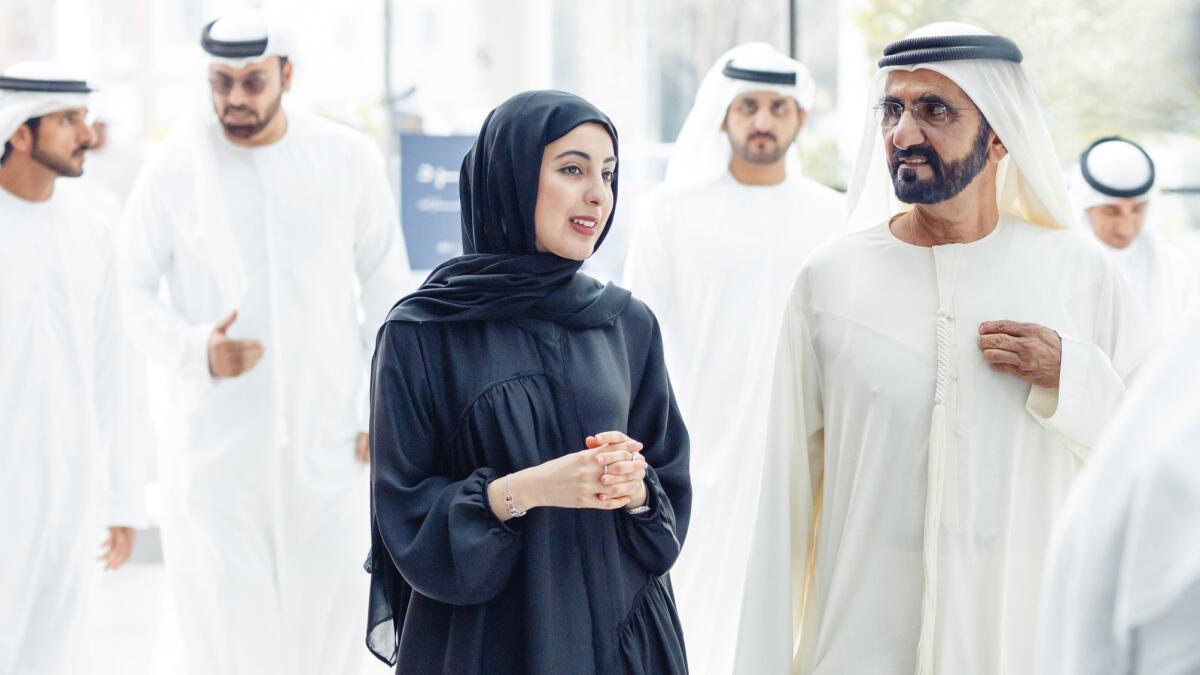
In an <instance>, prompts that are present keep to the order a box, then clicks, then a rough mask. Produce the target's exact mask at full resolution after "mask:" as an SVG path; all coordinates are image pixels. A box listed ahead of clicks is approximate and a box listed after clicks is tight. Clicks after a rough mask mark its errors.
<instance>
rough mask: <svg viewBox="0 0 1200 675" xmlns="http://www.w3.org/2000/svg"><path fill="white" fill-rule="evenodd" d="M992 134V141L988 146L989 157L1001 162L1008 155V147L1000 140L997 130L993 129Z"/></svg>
mask: <svg viewBox="0 0 1200 675" xmlns="http://www.w3.org/2000/svg"><path fill="white" fill-rule="evenodd" d="M991 134H992V142H991V144H990V145H989V146H988V159H990V160H992V161H994V162H999V161H1000V160H1002V159H1004V158H1005V157H1008V148H1006V147H1004V142H1003V141H1001V140H1000V137H999V136H998V135H996V132H995V130H992V132H991Z"/></svg>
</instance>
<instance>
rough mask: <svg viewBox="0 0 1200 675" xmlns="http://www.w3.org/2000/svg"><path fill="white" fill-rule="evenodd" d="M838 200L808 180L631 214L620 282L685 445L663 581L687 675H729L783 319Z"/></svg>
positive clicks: (722, 187)
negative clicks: (663, 377)
mask: <svg viewBox="0 0 1200 675" xmlns="http://www.w3.org/2000/svg"><path fill="white" fill-rule="evenodd" d="M844 210H845V203H844V200H843V198H842V196H841V195H839V194H838V193H837V192H834V191H833V190H830V189H829V188H827V187H824V186H822V185H820V184H818V183H816V182H814V181H811V180H809V179H807V178H805V177H803V176H792V177H790V178H788V179H787V180H785V181H784V182H783V183H781V184H778V185H763V186H758V185H743V184H741V183H738V182H737V181H736V180H735V179H734V178H733V176H732V175H731V174H729V173H728V172H726V173H725V174H723V176H722V178H721V179H720V180H719V181H718V182H717V183H716V184H713V185H708V186H705V187H702V188H691V189H679V188H674V189H672V188H666V187H661V188H658V189H657V190H655V191H654V192H653V193H651V194H650V195H648V196H647V197H646V200H645V202H644V203H643V204H642V205H641V207H640V208H639V210H638V220H637V224H636V227H635V229H634V232H633V242H632V244H631V246H630V250H629V257H628V260H627V263H626V268H625V284H626V285H627V286H628V287H629V289H630V290H632V291H633V292H634V293H635V294H637V296H638V297H639V298H641V299H642V300H643V301H645V302H646V303H647V304H648V305H649V306H650V307H651V309H653V310H654V313H655V314H656V315H657V316H658V320H659V323H660V324H661V326H662V331H663V346H664V351H665V355H666V362H667V369H668V372H670V374H671V383H672V387H673V389H674V391H675V394H676V396H677V399H678V401H679V405H680V410H681V412H682V414H683V419H684V421H685V423H686V424H687V427H688V433H689V436H690V438H691V459H690V462H689V470H690V472H691V479H692V494H693V502H692V504H693V506H692V518H691V521H690V525H689V526H688V536H687V545H686V546H684V547H683V552H682V553H681V554H680V557H679V560H678V562H676V563H675V566H674V567H673V568H672V570H671V583H672V586H673V588H674V591H675V600H676V603H677V604H678V607H679V616H680V620H681V622H682V624H683V631H684V637H685V639H686V641H687V649H688V656H689V659H688V660H689V662H690V667H691V669H692V670H693V672H696V673H728V672H729V671H730V669H731V668H732V667H733V651H734V643H735V639H736V637H737V623H738V618H739V616H740V613H739V609H740V607H741V603H742V585H741V581H742V579H744V578H745V575H746V558H747V555H748V552H749V548H750V529H749V528H748V527H746V525H747V524H748V523H751V522H753V520H754V510H755V507H756V506H757V500H756V499H755V495H756V494H757V492H758V482H759V479H760V477H761V475H762V457H763V451H764V447H765V432H766V421H767V413H766V411H767V403H768V401H769V397H770V384H771V372H772V366H773V364H774V355H775V344H776V341H777V338H778V335H779V322H780V317H781V316H782V314H783V307H784V305H785V304H786V302H787V297H788V293H789V291H790V290H791V286H792V282H793V281H794V280H795V278H796V273H797V272H799V271H800V265H801V263H803V262H804V259H805V258H806V257H807V256H808V254H809V253H811V252H812V251H813V249H815V248H816V247H817V245H818V244H820V243H821V242H822V241H824V240H825V238H826V237H827V236H828V235H829V233H830V231H831V230H832V229H833V228H834V227H835V226H836V224H837V223H838V222H839V221H840V219H841V216H842V213H843V211H844Z"/></svg>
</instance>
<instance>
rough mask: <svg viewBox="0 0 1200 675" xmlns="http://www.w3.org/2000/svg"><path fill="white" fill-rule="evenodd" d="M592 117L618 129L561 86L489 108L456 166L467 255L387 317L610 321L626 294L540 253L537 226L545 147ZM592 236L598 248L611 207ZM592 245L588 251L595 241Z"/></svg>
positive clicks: (442, 268)
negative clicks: (596, 236) (458, 167)
mask: <svg viewBox="0 0 1200 675" xmlns="http://www.w3.org/2000/svg"><path fill="white" fill-rule="evenodd" d="M588 122H594V123H596V124H599V125H601V126H603V127H604V128H605V130H607V131H608V135H609V136H610V137H611V138H612V143H613V152H614V154H615V153H616V150H617V130H616V128H615V127H614V126H613V123H612V121H611V120H609V119H608V117H607V116H606V115H605V114H604V113H602V112H600V111H599V110H597V109H596V108H595V107H594V106H593V105H592V104H590V103H588V102H587V101H585V100H583V99H582V98H579V97H578V96H575V95H573V94H568V93H565V92H561V91H527V92H524V93H521V94H517V95H516V96H513V97H512V98H510V99H508V100H507V101H505V102H504V103H502V104H501V105H500V106H499V107H498V108H496V109H495V110H493V111H492V112H491V114H489V115H488V117H487V119H486V120H485V121H484V123H483V128H481V129H480V130H479V136H478V137H477V138H476V139H475V143H474V144H473V145H472V146H471V150H470V152H468V153H467V156H466V158H465V159H463V164H462V170H461V172H460V173H459V187H458V194H459V201H460V203H461V206H462V240H463V252H464V253H463V255H461V256H459V257H457V258H452V259H450V260H447V261H446V262H444V263H442V264H441V265H439V266H438V267H437V269H435V270H433V272H432V273H431V274H430V275H429V278H427V279H426V280H425V283H423V284H421V287H420V288H418V289H417V290H416V291H415V292H414V293H412V294H410V295H408V296H405V297H404V298H402V299H401V300H400V301H399V302H398V303H396V305H395V306H394V307H393V308H392V311H391V313H390V314H389V315H388V321H419V322H424V321H478V320H487V319H504V318H509V317H515V316H529V317H534V318H541V319H547V320H550V321H556V322H558V323H561V324H565V325H567V326H570V327H573V328H586V327H590V326H595V325H599V324H601V323H604V322H606V321H609V320H610V319H612V318H613V317H614V316H616V315H617V314H619V313H620V312H621V311H622V310H623V309H624V308H625V306H626V305H627V304H628V302H629V292H628V291H626V290H624V289H621V288H618V287H616V286H614V285H612V284H608V285H607V286H605V285H602V284H601V283H600V282H598V281H596V280H595V279H593V278H591V277H589V276H587V275H586V274H577V272H578V271H579V268H580V266H582V265H583V263H582V262H580V261H577V260H568V259H566V258H560V257H559V256H556V255H554V254H553V253H539V252H538V250H537V246H536V234H535V232H534V220H533V213H534V206H535V205H536V203H537V192H538V181H539V178H540V174H541V169H542V154H543V152H544V151H545V149H546V146H547V145H549V144H550V143H553V142H554V141H556V140H558V139H559V138H562V137H563V136H565V135H566V134H567V133H569V132H570V131H571V130H572V129H574V128H575V127H577V126H579V125H581V124H586V123H588ZM612 191H613V210H612V212H611V213H610V214H609V216H608V222H607V223H606V224H605V227H604V231H603V232H601V233H600V238H599V239H597V240H596V246H595V248H599V247H600V244H601V243H602V242H603V241H604V238H605V237H607V236H608V231H609V229H611V228H612V221H613V215H615V214H616V200H617V177H616V174H614V175H613V180H612ZM593 250H594V249H593Z"/></svg>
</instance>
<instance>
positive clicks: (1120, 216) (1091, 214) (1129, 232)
mask: <svg viewBox="0 0 1200 675" xmlns="http://www.w3.org/2000/svg"><path fill="white" fill-rule="evenodd" d="M1148 205H1149V200H1147V199H1146V198H1144V197H1140V198H1139V197H1133V198H1130V199H1122V200H1120V201H1118V202H1115V203H1112V204H1101V205H1099V206H1093V207H1091V208H1089V209H1087V217H1088V220H1090V221H1091V223H1092V230H1093V231H1094V232H1095V233H1096V236H1097V237H1099V238H1100V241H1102V242H1104V243H1105V244H1108V245H1109V246H1111V247H1113V248H1125V247H1126V246H1129V245H1130V244H1132V243H1133V240H1134V239H1137V237H1138V234H1140V233H1141V231H1142V225H1144V224H1145V222H1146V207H1147V206H1148Z"/></svg>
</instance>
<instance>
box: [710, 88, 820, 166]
mask: <svg viewBox="0 0 1200 675" xmlns="http://www.w3.org/2000/svg"><path fill="white" fill-rule="evenodd" d="M804 117H805V115H804V112H803V111H801V110H800V106H799V105H798V104H797V103H796V100H795V99H793V98H791V97H790V96H783V95H781V94H776V93H774V92H770V91H751V92H747V93H745V94H742V95H741V96H738V97H737V98H736V99H734V100H733V103H732V104H730V106H729V110H728V111H726V113H725V123H724V124H723V125H722V126H721V128H722V129H723V130H724V131H725V132H726V133H727V134H729V143H730V146H731V147H732V149H733V154H734V155H735V156H737V157H740V158H741V159H742V160H744V161H746V162H748V163H750V164H775V163H776V162H780V161H783V158H784V155H785V154H786V153H787V149H788V148H789V147H790V146H791V145H792V142H793V141H795V140H796V136H797V135H799V133H800V127H801V126H803V124H804Z"/></svg>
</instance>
